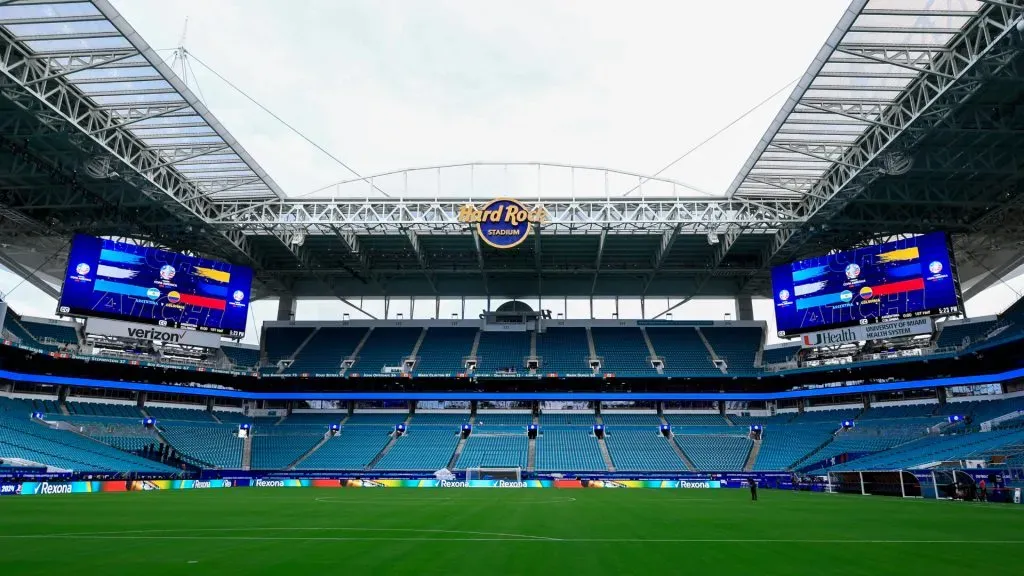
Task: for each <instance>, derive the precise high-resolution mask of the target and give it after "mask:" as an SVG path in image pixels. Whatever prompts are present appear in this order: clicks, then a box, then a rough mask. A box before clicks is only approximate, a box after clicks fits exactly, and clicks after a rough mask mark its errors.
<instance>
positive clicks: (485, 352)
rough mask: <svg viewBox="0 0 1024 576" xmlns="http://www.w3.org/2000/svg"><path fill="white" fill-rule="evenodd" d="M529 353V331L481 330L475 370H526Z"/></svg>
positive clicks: (494, 371)
mask: <svg viewBox="0 0 1024 576" xmlns="http://www.w3.org/2000/svg"><path fill="white" fill-rule="evenodd" d="M529 355H530V333H529V332H481V333H480V346H479V347H477V351H476V356H477V365H476V371H477V374H495V373H498V372H526V371H527V370H526V358H527V357H528V356H529Z"/></svg>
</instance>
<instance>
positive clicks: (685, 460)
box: [669, 438, 697, 471]
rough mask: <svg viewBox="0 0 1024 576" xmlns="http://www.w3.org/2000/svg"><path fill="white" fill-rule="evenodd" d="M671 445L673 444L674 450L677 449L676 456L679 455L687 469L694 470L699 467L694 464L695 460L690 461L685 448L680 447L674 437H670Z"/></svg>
mask: <svg viewBox="0 0 1024 576" xmlns="http://www.w3.org/2000/svg"><path fill="white" fill-rule="evenodd" d="M669 446H672V450H673V451H675V453H676V456H679V459H680V460H682V461H683V464H686V469H687V470H691V471H693V470H696V469H697V467H696V466H694V465H693V462H691V461H690V458H689V457H688V456H687V455H686V452H683V449H682V448H680V447H679V444H678V443H677V442H676V441H675V439H674V438H670V439H669Z"/></svg>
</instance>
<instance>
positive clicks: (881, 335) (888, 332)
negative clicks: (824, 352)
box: [801, 318, 934, 348]
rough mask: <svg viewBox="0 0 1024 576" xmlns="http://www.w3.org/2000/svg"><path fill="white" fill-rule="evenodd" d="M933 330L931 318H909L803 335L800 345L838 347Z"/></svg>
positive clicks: (915, 334)
mask: <svg viewBox="0 0 1024 576" xmlns="http://www.w3.org/2000/svg"><path fill="white" fill-rule="evenodd" d="M933 330H934V327H933V326H932V319H931V318H910V319H907V320H893V321H892V322H883V323H881V324H868V325H867V326H853V327H850V328H843V329H842V330H826V331H824V332H815V333H813V334H804V336H803V338H801V344H802V345H803V347H804V348H820V347H823V346H839V345H841V344H851V343H853V342H866V341H868V340H888V339H890V338H903V337H905V336H918V335H920V334H931V333H932V331H933Z"/></svg>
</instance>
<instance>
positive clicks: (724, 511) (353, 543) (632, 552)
mask: <svg viewBox="0 0 1024 576" xmlns="http://www.w3.org/2000/svg"><path fill="white" fill-rule="evenodd" d="M1022 563H1024V507H1022V506H1012V505H997V504H976V503H963V502H938V501H921V500H900V499H896V498H885V497H874V496H847V495H826V494H810V493H800V494H794V493H791V492H776V491H767V490H765V491H762V493H761V500H760V502H757V503H756V504H755V503H752V502H750V501H749V495H748V493H747V492H746V491H744V490H644V489H626V490H610V489H609V490H554V489H551V490H530V489H523V490H515V489H508V490H501V489H412V488H406V489H403V488H389V489H315V488H294V489H281V488H273V489H258V488H246V489H235V490H208V491H204V490H195V491H188V492H171V491H167V492H136V493H122V494H76V495H61V496H33V497H8V498H2V499H0V574H12V575H14V574H17V575H19V576H20V575H27V574H48V575H53V574H62V573H72V574H145V575H147V576H148V575H157V574H211V575H214V574H215V575H226V574H246V575H247V576H251V575H258V574H274V575H278V576H281V575H290V574H303V573H309V574H321V573H328V572H330V573H341V574H373V575H379V574H402V575H404V576H414V575H419V574H446V575H454V574H472V575H474V576H480V575H482V574H487V575H490V574H530V575H538V574H555V573H562V574H643V573H659V574H712V573H715V574H755V573H756V574H758V575H759V576H768V575H775V574H779V575H786V576H793V575H796V574H843V575H847V576H852V575H855V574H870V575H873V576H877V575H882V574H898V575H900V576H907V575H908V574H923V575H928V576H939V575H942V574H956V575H958V576H963V575H964V574H977V573H981V572H982V571H984V572H986V573H989V572H991V573H1004V574H1012V573H1014V572H1016V571H1017V570H1019V569H1020V566H1021V565H1022Z"/></svg>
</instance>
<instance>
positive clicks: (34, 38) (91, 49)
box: [0, 0, 284, 201]
mask: <svg viewBox="0 0 1024 576" xmlns="http://www.w3.org/2000/svg"><path fill="white" fill-rule="evenodd" d="M0 26H2V27H3V28H4V29H5V30H6V32H7V33H8V34H10V35H11V36H12V37H13V38H14V39H15V41H16V42H17V44H18V45H20V47H21V48H22V49H23V50H24V51H25V52H26V53H27V54H29V55H30V56H31V58H33V59H35V60H37V61H38V62H39V63H41V64H42V65H43V66H45V70H46V72H45V74H46V76H45V77H43V78H40V79H34V82H36V83H45V82H46V81H49V80H55V79H63V80H64V81H66V82H67V83H68V85H69V86H70V88H71V89H73V90H77V91H78V92H79V94H81V95H82V96H84V97H85V98H86V99H87V100H88V101H90V102H91V103H92V105H93V106H94V107H95V110H96V111H98V112H99V113H101V114H103V116H104V117H105V119H106V120H107V121H108V124H107V125H105V126H99V127H96V128H93V130H92V132H93V134H91V135H96V133H99V132H113V131H120V130H124V131H127V133H128V134H130V136H131V137H133V139H134V140H135V141H136V142H138V143H139V144H140V146H141V147H142V148H143V149H144V150H146V151H149V152H152V153H154V154H156V157H157V163H156V165H157V166H158V167H160V168H168V169H172V170H174V171H175V172H177V174H178V175H179V176H180V177H181V178H183V179H184V180H185V181H186V182H187V183H188V184H190V185H191V186H194V190H195V191H196V192H197V193H198V194H199V195H200V196H202V197H204V198H207V199H209V200H213V201H217V200H228V199H241V198H245V199H252V200H266V199H271V198H279V197H283V196H284V194H283V193H282V192H281V190H280V188H279V187H278V186H277V184H276V183H275V182H274V181H273V180H272V179H271V178H270V177H269V176H268V175H267V173H266V172H264V170H263V169H262V168H261V167H260V166H259V164H257V163H256V161H255V160H254V159H253V158H252V157H251V156H249V154H248V152H246V151H245V149H244V148H243V147H242V145H241V144H239V143H238V141H237V140H235V138H234V137H233V136H232V135H231V134H230V133H229V132H228V131H227V129H226V128H225V127H224V126H223V125H221V123H220V122H219V121H218V120H217V119H216V118H215V117H214V116H213V114H212V113H211V112H210V111H209V109H207V108H206V106H205V105H204V104H203V103H202V102H200V101H199V99H198V98H197V97H196V96H195V94H193V93H192V91H191V90H189V88H188V86H186V85H185V84H184V82H182V81H181V80H180V79H179V78H178V77H177V76H176V75H175V74H174V72H173V71H172V70H171V69H170V68H169V67H168V66H167V65H166V64H165V63H164V62H163V60H161V58H160V56H159V55H157V53H156V52H155V51H154V50H153V49H152V48H150V46H149V45H148V44H147V43H146V41H145V40H143V39H142V37H140V36H139V34H138V33H136V32H135V30H134V29H133V28H132V27H131V26H130V25H129V24H128V23H127V22H126V21H125V20H124V18H122V17H121V15H120V14H118V12H117V10H115V9H114V8H113V6H111V5H110V3H109V2H107V0H93V1H91V2H88V1H86V2H83V1H81V0H9V1H3V0H0Z"/></svg>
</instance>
